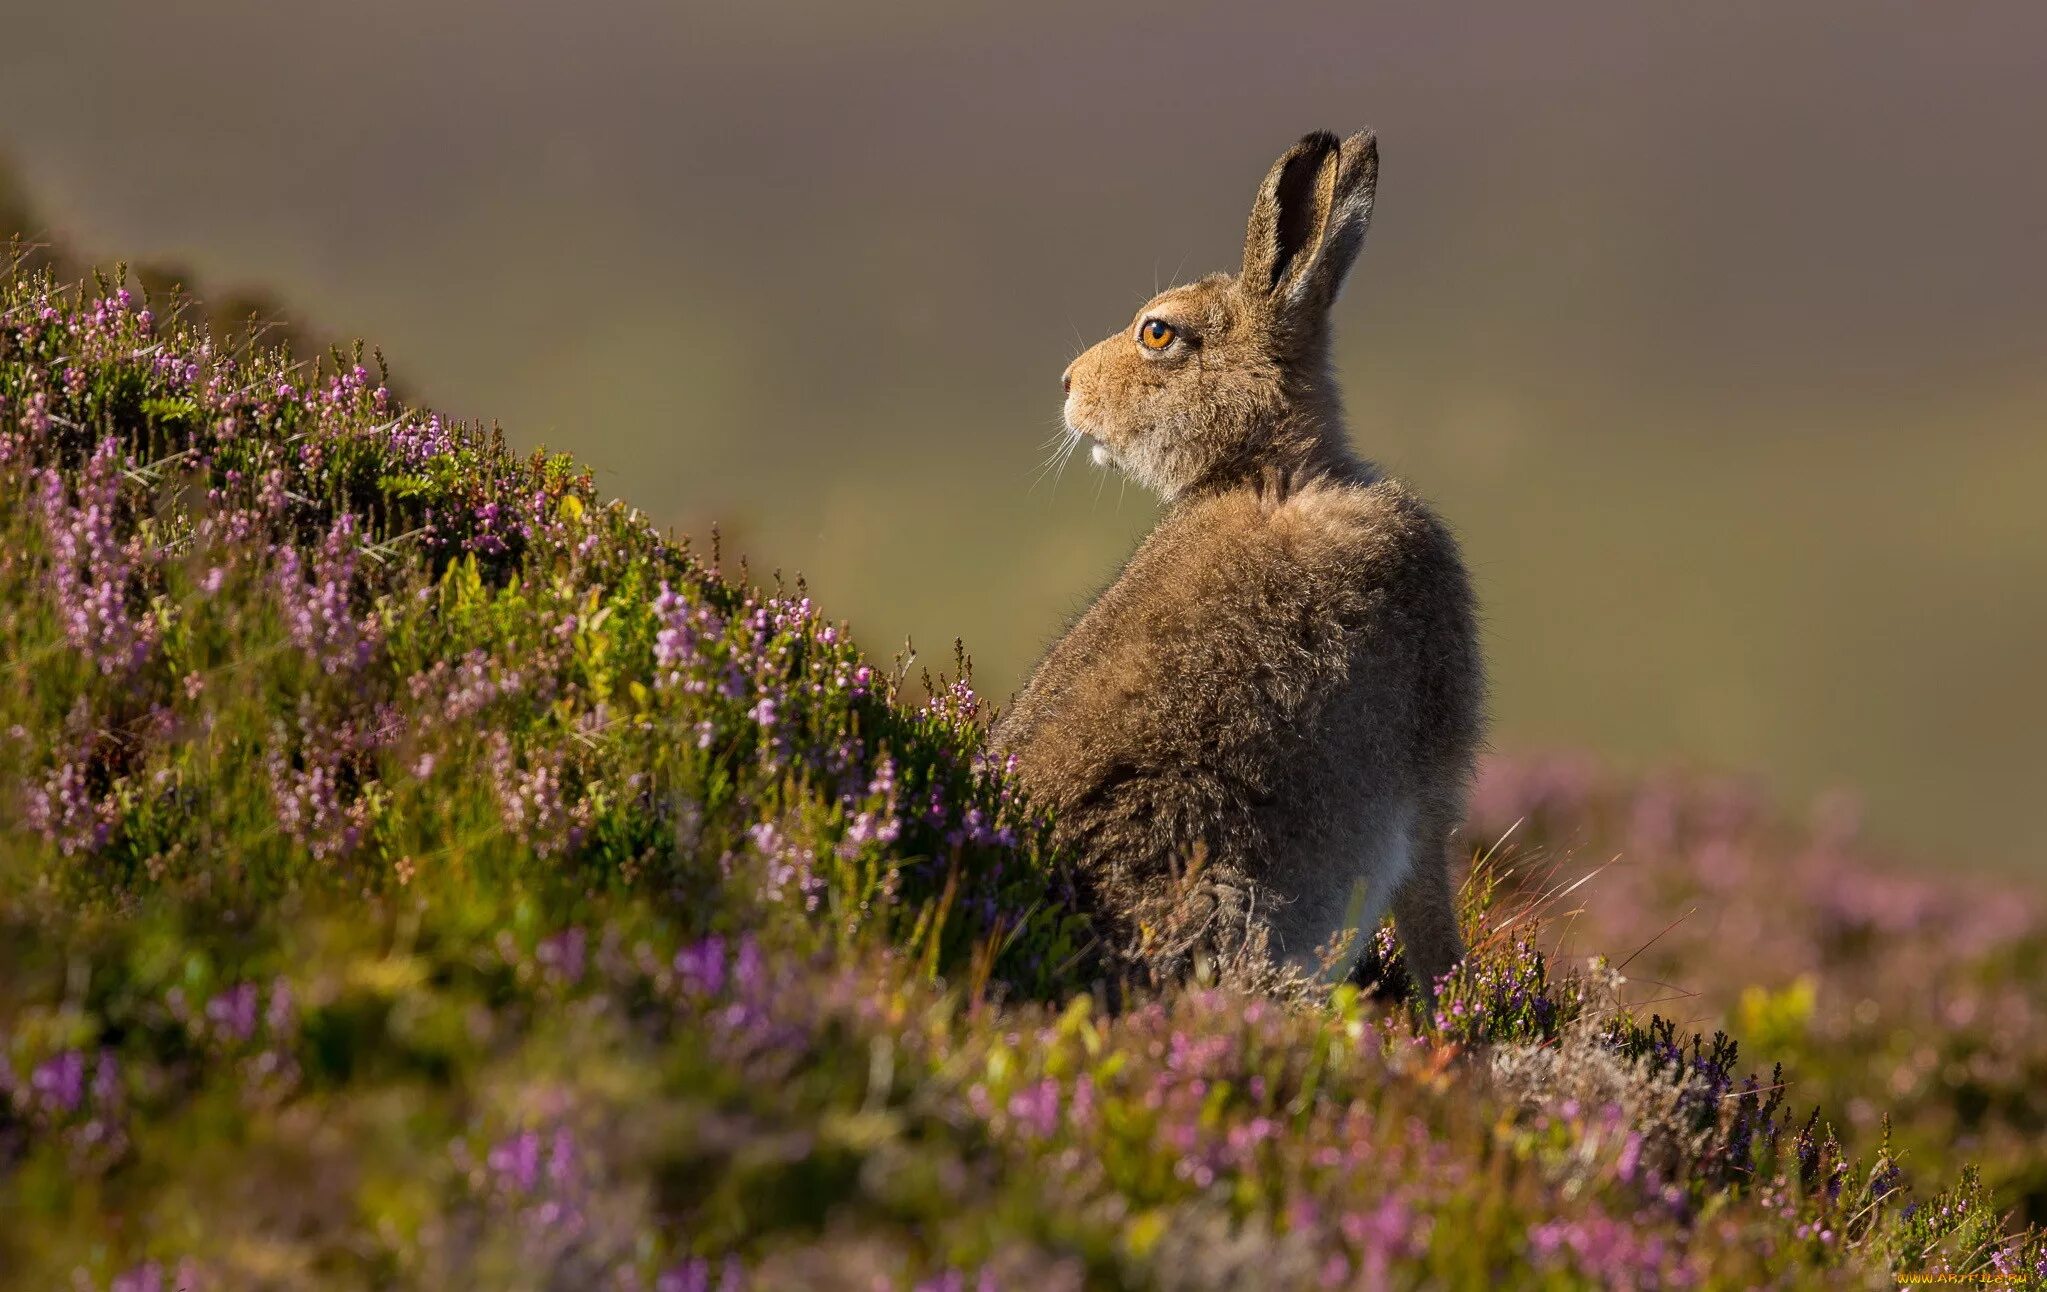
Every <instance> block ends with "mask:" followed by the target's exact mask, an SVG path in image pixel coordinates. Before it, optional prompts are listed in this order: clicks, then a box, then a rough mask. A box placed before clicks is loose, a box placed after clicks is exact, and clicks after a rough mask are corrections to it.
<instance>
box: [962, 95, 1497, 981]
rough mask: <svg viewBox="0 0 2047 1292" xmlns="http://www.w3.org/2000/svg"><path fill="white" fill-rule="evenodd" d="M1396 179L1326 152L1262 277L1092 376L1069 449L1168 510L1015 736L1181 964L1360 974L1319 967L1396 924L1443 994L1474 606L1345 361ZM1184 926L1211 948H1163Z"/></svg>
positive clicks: (1421, 969)
mask: <svg viewBox="0 0 2047 1292" xmlns="http://www.w3.org/2000/svg"><path fill="white" fill-rule="evenodd" d="M1377 173H1378V152H1377V148H1376V146H1375V144H1374V141H1373V139H1372V136H1371V135H1370V134H1361V135H1356V136H1353V137H1352V138H1350V139H1348V140H1344V141H1342V142H1341V143H1339V142H1338V140H1337V139H1336V138H1335V137H1334V136H1332V135H1328V134H1314V135H1309V136H1308V137H1307V138H1305V139H1303V140H1301V141H1300V142H1299V143H1298V144H1296V145H1294V147H1293V148H1291V149H1289V150H1288V151H1287V152H1286V154H1285V155H1284V156H1282V157H1281V158H1280V159H1279V161H1278V162H1277V163H1276V164H1275V165H1274V166H1273V168H1272V170H1271V172H1270V174H1268V175H1267V176H1266V179H1265V182H1264V183H1263V184H1262V185H1261V186H1260V188H1259V191H1258V195H1257V198H1256V200H1255V202H1254V204H1253V206H1252V210H1251V219H1250V223H1249V226H1248V229H1247V231H1246V235H1245V240H1244V263H1243V267H1242V269H1241V271H1240V272H1239V273H1238V274H1237V275H1236V276H1234V277H1233V276H1231V275H1227V274H1217V275H1212V276H1210V277H1208V278H1204V279H1202V280H1200V281H1199V282H1196V283H1193V284H1190V285H1188V286H1184V287H1177V288H1174V289H1172V290H1171V291H1168V292H1165V293H1163V294H1162V295H1160V296H1158V297H1157V298H1155V299H1154V300H1153V301H1151V302H1150V303H1149V304H1147V305H1146V306H1145V307H1144V309H1143V310H1142V311H1140V312H1139V314H1138V317H1137V319H1136V321H1135V322H1134V323H1133V324H1132V326H1131V327H1129V328H1126V329H1124V330H1123V331H1121V332H1118V333H1116V334H1115V335H1113V336H1110V337H1109V338H1107V339H1106V340H1104V341H1102V342H1100V343H1099V344H1097V345H1095V346H1094V347H1093V348H1092V349H1090V350H1088V351H1087V352H1086V353H1085V354H1083V355H1081V357H1080V358H1079V359H1077V360H1075V361H1074V363H1073V365H1072V367H1071V368H1069V369H1068V370H1067V383H1068V396H1067V403H1066V422H1067V427H1068V430H1069V432H1070V433H1071V434H1072V435H1073V436H1074V437H1076V440H1078V439H1081V438H1085V439H1088V440H1092V441H1093V443H1094V446H1095V448H1094V452H1095V457H1096V460H1097V461H1098V462H1106V463H1109V464H1113V465H1115V466H1117V467H1119V468H1121V469H1122V470H1123V471H1125V472H1127V473H1128V474H1130V475H1131V476H1133V477H1134V478H1136V479H1137V480H1138V481H1140V482H1141V483H1143V484H1145V485H1147V486H1148V487H1150V488H1152V489H1154V490H1155V491H1157V492H1158V493H1159V494H1160V495H1161V496H1162V497H1163V498H1164V499H1165V500H1166V501H1167V503H1168V507H1167V510H1166V513H1165V515H1164V517H1163V519H1162V520H1161V521H1160V523H1159V525H1158V527H1157V528H1156V529H1155V530H1154V531H1153V532H1152V533H1151V534H1150V536H1149V537H1147V538H1146V539H1145V540H1144V542H1143V543H1142V544H1141V545H1140V546H1139V547H1138V549H1137V551H1136V552H1135V553H1134V554H1133V555H1132V556H1131V558H1130V560H1129V562H1128V563H1127V564H1126V565H1125V567H1124V569H1123V571H1122V573H1121V575H1120V576H1119V577H1118V578H1117V579H1116V580H1115V582H1114V583H1112V584H1111V585H1110V586H1109V587H1108V588H1107V589H1106V590H1105V591H1104V592H1103V593H1102V594H1101V595H1100V597H1099V598H1098V599H1097V600H1096V601H1095V603H1094V604H1093V606H1091V607H1090V608H1089V609H1088V610H1087V611H1086V613H1084V614H1083V615H1081V617H1080V618H1079V619H1078V620H1077V621H1076V622H1075V623H1074V624H1073V625H1072V627H1071V628H1070V629H1069V630H1068V632H1067V633H1066V635H1065V637H1064V638H1063V639H1061V640H1060V641H1059V642H1058V644H1057V645H1055V646H1054V647H1053V648H1052V650H1051V651H1050V652H1049V653H1048V654H1047V655H1046V656H1045V658H1044V659H1043V661H1042V662H1040V663H1039V665H1038V667H1037V668H1036V670H1035V671H1034V672H1033V673H1032V675H1031V677H1030V679H1029V681H1028V682H1027V683H1026V684H1025V686H1024V688H1023V690H1022V692H1021V693H1020V694H1019V695H1018V696H1017V698H1016V700H1015V702H1014V704H1013V706H1012V707H1011V708H1010V710H1009V711H1008V712H1007V713H1006V714H1004V715H1003V717H1002V719H1001V720H1000V722H999V723H998V724H997V726H996V729H995V733H994V738H995V741H996V743H997V745H998V746H999V747H1000V748H1003V749H1006V750H1007V751H1009V752H1011V753H1014V754H1015V755H1017V759H1018V768H1019V774H1020V775H1021V776H1022V778H1023V782H1024V785H1025V788H1026V789H1027V790H1028V792H1029V793H1030V794H1031V796H1032V798H1033V800H1034V801H1035V802H1037V803H1038V804H1040V805H1042V806H1044V807H1046V808H1048V809H1050V810H1051V812H1052V813H1053V814H1054V818H1055V821H1056V827H1055V829H1056V833H1057V836H1058V837H1059V838H1060V840H1061V841H1063V842H1064V843H1065V844H1066V845H1067V846H1069V847H1070V848H1072V849H1074V850H1076V852H1077V853H1078V855H1079V856H1080V857H1081V858H1082V859H1083V861H1084V862H1085V864H1086V866H1087V868H1088V871H1089V872H1090V873H1091V874H1092V875H1093V876H1094V877H1095V879H1096V881H1097V882H1098V884H1099V885H1100V888H1101V892H1102V896H1103V898H1104V899H1105V901H1106V902H1107V903H1108V905H1109V907H1110V909H1111V910H1112V911H1113V912H1117V913H1120V914H1121V915H1122V916H1123V918H1124V920H1125V921H1126V924H1127V927H1125V928H1124V929H1123V930H1122V931H1121V933H1122V936H1123V937H1124V939H1125V941H1126V942H1127V943H1128V947H1129V949H1130V950H1131V952H1132V953H1133V954H1134V955H1135V956H1137V957H1138V958H1139V959H1140V961H1143V962H1147V963H1149V964H1150V965H1151V967H1153V968H1154V969H1160V968H1161V967H1162V966H1163V970H1164V971H1165V972H1172V971H1173V970H1174V969H1175V968H1180V969H1184V968H1186V967H1188V964H1189V963H1190V961H1191V960H1193V959H1194V958H1196V957H1198V956H1199V954H1200V951H1201V950H1202V949H1203V948H1205V949H1207V950H1209V951H1212V952H1216V953H1218V954H1219V955H1220V957H1221V961H1220V962H1221V963H1222V964H1223V965H1224V966H1225V967H1228V966H1231V965H1236V966H1238V967H1239V968H1240V971H1241V972H1240V975H1239V976H1244V975H1253V974H1254V973H1255V966H1254V965H1253V964H1251V963H1249V962H1248V961H1250V960H1255V959H1257V957H1255V956H1253V957H1247V956H1246V955H1245V948H1247V947H1249V948H1256V947H1259V946H1261V945H1262V944H1266V943H1269V944H1270V948H1271V951H1272V953H1273V954H1274V955H1276V956H1279V957H1283V958H1284V960H1285V961H1286V962H1287V963H1288V964H1290V965H1291V966H1292V967H1293V968H1296V969H1301V970H1306V971H1309V972H1326V971H1327V970H1329V969H1331V968H1336V969H1338V970H1342V969H1347V967H1348V965H1349V963H1350V961H1351V960H1352V959H1354V955H1353V954H1352V953H1351V951H1350V950H1349V949H1348V948H1339V949H1338V950H1337V951H1336V953H1335V956H1334V958H1333V959H1330V958H1325V957H1324V956H1323V955H1322V953H1323V952H1324V951H1325V950H1326V949H1328V948H1329V947H1331V946H1332V945H1333V944H1334V937H1335V935H1337V934H1339V933H1341V932H1343V931H1344V930H1346V929H1354V928H1357V927H1369V926H1370V924H1371V923H1375V922H1376V921H1377V919H1378V917H1379V915H1380V914H1381V913H1382V912H1384V911H1385V910H1386V909H1388V907H1389V906H1390V907H1391V909H1392V911H1393V914H1394V917H1395V921H1396V923H1397V925H1398V928H1399V932H1400V935H1401V939H1402V941H1403V943H1404V944H1405V946H1406V949H1407V956H1408V962H1409V965H1410V968H1411V969H1413V970H1415V974H1414V976H1415V978H1416V980H1417V981H1419V982H1421V983H1423V984H1432V983H1433V981H1434V980H1435V978H1436V977H1437V976H1438V975H1440V974H1441V973H1443V972H1444V971H1446V970H1447V969H1448V968H1449V967H1450V966H1451V964H1452V963H1454V962H1455V960H1456V959H1457V958H1458V957H1459V955H1460V954H1461V950H1460V944H1459V940H1458V933H1457V921H1456V916H1455V913H1454V909H1453V907H1452V888H1453V886H1452V884H1451V882H1450V878H1449V872H1448V867H1449V865H1450V853H1449V838H1450V833H1451V831H1452V830H1453V829H1454V828H1455V827H1456V826H1457V824H1458V823H1459V822H1460V821H1461V820H1462V817H1463V811H1464V799H1465V792H1466V786H1467V782H1468V780H1469V777H1470V774H1471V769H1472V762H1473V758H1474V756H1475V753H1476V750H1477V748H1478V744H1479V740H1480V728H1481V716H1482V715H1481V709H1482V703H1483V700H1482V696H1483V682H1482V676H1481V661H1480V657H1479V651H1478V645H1477V637H1476V631H1475V628H1474V622H1473V607H1472V599H1471V593H1470V589H1469V584H1468V581H1467V579H1466V576H1465V571H1464V566H1463V563H1462V561H1461V559H1460V558H1459V555H1458V550H1457V545H1456V542H1455V541H1454V540H1453V539H1452V537H1451V535H1450V533H1449V531H1448V530H1447V529H1446V528H1445V527H1444V526H1443V524H1442V523H1441V522H1440V521H1438V520H1437V519H1436V517H1435V516H1434V515H1433V514H1432V513H1431V512H1430V511H1429V509H1428V508H1427V507H1426V506H1425V505H1424V504H1423V503H1422V502H1421V500H1420V499H1419V498H1417V497H1415V495H1414V494H1412V493H1410V492H1409V491H1408V490H1407V489H1406V488H1404V487H1403V486H1402V485H1400V484H1399V483H1398V482H1396V481H1393V480H1390V479H1387V478H1385V477H1383V476H1381V475H1380V474H1379V473H1378V471H1377V470H1376V469H1375V468H1373V467H1372V466H1371V465H1370V464H1369V463H1367V462H1364V461H1363V460H1361V459H1359V458H1358V457H1357V456H1356V455H1355V454H1353V453H1352V451H1351V449H1350V447H1349V444H1348V441H1347V438H1346V435H1345V432H1344V429H1343V417H1342V409H1341V405H1340V402H1339V399H1338V396H1337V391H1336V386H1335V381H1334V378H1333V376H1332V374H1331V372H1330V367H1329V325H1328V311H1329V306H1330V305H1331V303H1332V302H1333V301H1334V300H1335V298H1336V294H1337V291H1338V289H1339V288H1340V287H1341V285H1342V282H1343V278H1344V275H1345V273H1346V272H1347V271H1348V269H1349V268H1350V264H1351V262H1352V260H1353V259H1354V258H1355V257H1356V255H1357V252H1358V249H1359V247H1360V245H1361V244H1362V242H1363V240H1364V234H1365V228H1366V225H1367V223H1368V221H1369V219H1370V214H1371V207H1372V195H1373V188H1374V184H1375V182H1376V179H1377ZM1151 319H1160V320H1162V321H1164V322H1166V323H1167V324H1169V325H1170V326H1171V327H1173V328H1174V329H1175V332H1176V335H1175V338H1174V340H1173V341H1172V342H1171V344H1169V345H1167V346H1166V347H1165V348H1163V349H1161V350H1156V351H1154V350H1151V349H1148V348H1146V347H1145V346H1144V345H1143V344H1142V343H1141V341H1140V339H1139V338H1140V334H1141V332H1142V330H1143V328H1144V327H1145V324H1146V322H1147V321H1148V320H1151ZM1360 886H1362V894H1360V891H1359V890H1360ZM1360 897H1361V898H1362V900H1360ZM1190 910H1192V911H1196V912H1198V914H1197V915H1196V916H1192V917H1189V916H1187V915H1186V912H1188V911H1190ZM1176 920H1177V921H1178V926H1179V927H1181V928H1182V929H1184V928H1185V927H1186V926H1187V925H1188V924H1189V923H1190V920H1191V922H1192V923H1195V924H1199V925H1200V926H1201V927H1202V941H1201V943H1200V946H1199V947H1196V946H1194V945H1193V944H1192V943H1191V942H1190V940H1189V939H1187V938H1185V937H1181V938H1178V939H1174V938H1173V937H1171V936H1168V935H1165V934H1163V933H1162V929H1164V928H1165V927H1166V926H1170V925H1174V923H1175V921H1176Z"/></svg>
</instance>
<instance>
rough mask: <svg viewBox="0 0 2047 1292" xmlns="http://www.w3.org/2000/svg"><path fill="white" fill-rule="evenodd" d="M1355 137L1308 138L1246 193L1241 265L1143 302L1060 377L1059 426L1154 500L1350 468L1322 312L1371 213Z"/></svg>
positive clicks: (1366, 137)
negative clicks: (1253, 193) (1278, 474)
mask: <svg viewBox="0 0 2047 1292" xmlns="http://www.w3.org/2000/svg"><path fill="white" fill-rule="evenodd" d="M1378 174H1379V150H1378V145H1377V143H1376V142H1375V141H1374V140H1373V138H1372V135H1371V134H1370V132H1366V133H1364V134H1357V135H1352V136H1351V137H1350V138H1349V139H1345V140H1342V141H1340V142H1339V141H1338V140H1337V138H1336V136H1334V135H1331V134H1327V133H1316V134H1312V135H1309V136H1307V137H1306V138H1304V139H1302V140H1301V141H1300V142H1299V143H1297V144H1295V145H1294V146H1293V147H1292V148H1289V149H1287V151H1286V153H1285V155H1283V156H1282V157H1281V158H1280V159H1279V160H1278V161H1277V162H1275V163H1273V167H1272V170H1271V171H1270V173H1268V174H1267V175H1266V177H1265V182H1264V183H1263V184H1262V185H1260V186H1259V189H1258V197H1257V200H1256V201H1254V202H1253V203H1252V205H1251V222H1250V226H1249V228H1247V229H1246V230H1245V233H1244V264H1243V268H1242V269H1241V270H1240V271H1239V272H1238V273H1237V274H1236V275H1234V276H1232V275H1230V274H1212V275H1210V276H1209V277H1207V278H1204V279H1201V280H1200V281H1199V282H1195V283H1190V284H1188V285H1187V286H1184V287H1175V288H1173V289H1172V290H1170V291H1167V292H1165V293H1163V294H1161V295H1159V296H1156V297H1154V298H1153V299H1152V300H1151V301H1149V302H1147V303H1146V305H1145V306H1144V308H1143V309H1141V310H1139V311H1138V312H1137V317H1136V319H1135V320H1133V321H1132V323H1131V324H1130V326H1128V327H1126V328H1124V329H1122V330H1121V331H1119V332H1117V333H1115V334H1114V335H1113V336H1110V337H1108V338H1106V339H1105V340H1103V341H1101V342H1099V343H1097V344H1096V345H1095V346H1094V347H1093V348H1091V349H1089V350H1088V351H1087V352H1086V353H1085V354H1083V355H1081V356H1080V357H1079V358H1078V359H1075V360H1074V361H1073V363H1072V365H1071V366H1070V367H1068V368H1067V370H1066V374H1065V378H1064V380H1065V386H1066V408H1065V422H1066V429H1067V431H1068V432H1069V433H1070V434H1072V435H1073V436H1075V437H1080V436H1085V437H1086V438H1088V439H1090V440H1092V441H1093V442H1094V443H1093V453H1094V459H1095V461H1096V463H1098V464H1100V465H1104V466H1109V465H1113V466H1116V467H1118V468H1120V469H1122V470H1123V471H1125V472H1126V473H1128V474H1129V475H1130V476H1131V477H1133V478H1134V479H1136V480H1137V481H1138V482H1140V483H1141V484H1144V485H1146V486H1147V487H1149V488H1151V489H1153V490H1155V491H1157V492H1158V493H1159V494H1160V495H1162V496H1164V497H1165V498H1167V499H1171V498H1174V497H1177V496H1178V495H1180V494H1182V493H1185V492H1187V491H1189V490H1191V489H1196V488H1203V487H1212V486H1220V485H1227V484H1230V483H1233V482H1236V481H1239V480H1242V479H1246V478H1251V477H1256V476H1258V475H1261V474H1263V473H1265V472H1268V471H1272V470H1279V471H1283V472H1286V471H1293V470H1297V469H1301V468H1313V467H1316V466H1319V465H1324V464H1328V463H1336V462H1347V461H1349V460H1350V458H1349V451H1348V449H1347V448H1346V447H1345V446H1344V444H1343V442H1342V435H1343V432H1342V428H1341V426H1340V417H1339V415H1338V404H1337V399H1336V392H1335V388H1334V385H1333V382H1332V380H1331V378H1330V375H1329V362H1328V350H1329V307H1330V305H1331V304H1332V303H1333V302H1334V301H1335V300H1336V293H1337V290H1338V289H1339V288H1340V287H1342V285H1343V278H1344V275H1345V273H1347V272H1348V271H1349V269H1350V266H1351V262H1352V261H1353V260H1355V259H1356V258H1357V254H1358V248H1359V247H1360V246H1361V245H1362V244H1363V242H1364V239H1365V226H1366V225H1367V224H1368V223H1369V222H1370V220H1371V216H1372V190H1373V186H1374V184H1375V182H1376V181H1377V179H1378Z"/></svg>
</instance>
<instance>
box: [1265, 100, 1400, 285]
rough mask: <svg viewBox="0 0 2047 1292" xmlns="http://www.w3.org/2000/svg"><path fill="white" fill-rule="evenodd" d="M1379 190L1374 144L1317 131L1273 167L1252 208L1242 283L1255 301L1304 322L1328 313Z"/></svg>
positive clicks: (1368, 138)
mask: <svg viewBox="0 0 2047 1292" xmlns="http://www.w3.org/2000/svg"><path fill="white" fill-rule="evenodd" d="M1378 182H1379V142H1378V140H1377V139H1375V138H1374V137H1373V135H1372V132H1371V131H1369V130H1367V131H1364V132H1362V133H1360V134H1355V135H1352V136H1351V137H1350V138H1348V139H1345V140H1343V141H1341V142H1338V141H1337V138H1336V136H1335V135H1332V134H1330V133H1328V132H1327V131H1317V132H1315V133H1314V134H1312V135H1308V136H1307V137H1305V138H1303V139H1302V140H1301V141H1300V142H1299V143H1297V144H1295V145H1294V146H1293V147H1291V148H1289V149H1287V150H1286V153H1285V154H1284V155H1283V156H1281V157H1280V159H1279V160H1278V161H1276V162H1274V163H1273V165H1272V170H1271V171H1269V172H1268V173H1267V174H1266V176H1265V182H1264V183H1263V184H1261V185H1259V186H1258V197H1257V200H1256V201H1254V202H1253V203H1252V204H1251V222H1250V224H1249V225H1248V226H1247V227H1246V228H1245V230H1244V270H1243V276H1242V277H1241V278H1240V279H1239V282H1240V283H1241V285H1242V287H1243V290H1244V291H1245V292H1246V293H1248V294H1249V295H1250V296H1251V297H1253V298H1254V299H1261V300H1266V301H1269V302H1270V303H1271V304H1272V305H1273V306H1274V308H1276V309H1278V310H1280V311H1282V312H1285V313H1288V314H1301V313H1305V312H1316V313H1319V312H1320V311H1323V310H1327V309H1328V308H1329V306H1330V304H1331V303H1332V302H1334V301H1335V300H1336V293H1337V291H1338V290H1339V289H1340V288H1341V287H1342V286H1343V279H1344V275H1345V274H1347V273H1349V272H1350V267H1351V262H1352V261H1354V260H1356V259H1357V258H1358V248H1360V247H1361V246H1363V245H1364V241H1365V227H1366V226H1367V225H1369V224H1370V223H1371V222H1372V192H1373V190H1374V189H1375V188H1376V187H1377V186H1378Z"/></svg>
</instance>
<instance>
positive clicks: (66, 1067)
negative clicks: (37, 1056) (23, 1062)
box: [29, 1050, 85, 1113]
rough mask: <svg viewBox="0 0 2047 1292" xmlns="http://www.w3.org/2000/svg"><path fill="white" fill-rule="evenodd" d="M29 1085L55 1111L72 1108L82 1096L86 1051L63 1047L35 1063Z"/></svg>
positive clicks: (75, 1109) (82, 1098) (82, 1099)
mask: <svg viewBox="0 0 2047 1292" xmlns="http://www.w3.org/2000/svg"><path fill="white" fill-rule="evenodd" d="M29 1088H30V1089H31V1090H33V1091H35V1093H36V1094H37V1096H39V1097H40V1098H41V1099H42V1101H43V1103H44V1105H45V1106H47V1107H49V1108H52V1109H54V1110H56V1111H57V1112H62V1113H69V1112H75V1111H77V1109H78V1106H79V1105H80V1104H81V1103H83V1102H84V1100H85V1055H84V1054H82V1053H81V1052H79V1051H77V1050H65V1051H64V1052H63V1053H61V1054H58V1055H56V1056H54V1057H52V1058H49V1059H45V1060H44V1061H43V1062H42V1063H40V1064H38V1065H37V1066H36V1070H35V1072H34V1073H33V1074H31V1075H30V1077H29Z"/></svg>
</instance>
